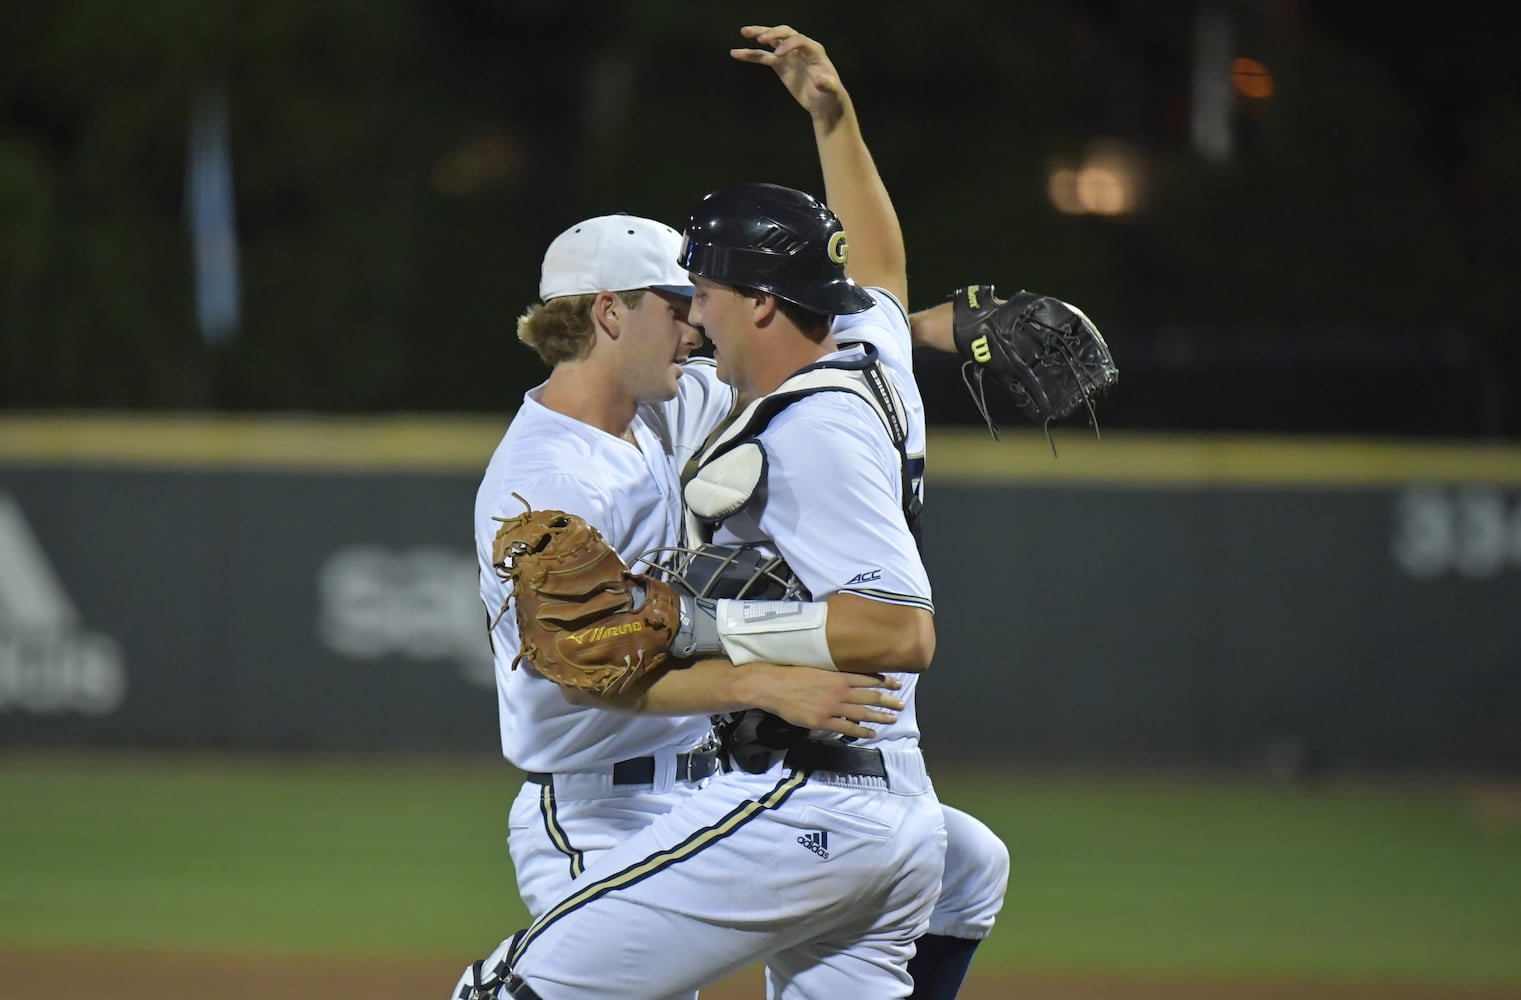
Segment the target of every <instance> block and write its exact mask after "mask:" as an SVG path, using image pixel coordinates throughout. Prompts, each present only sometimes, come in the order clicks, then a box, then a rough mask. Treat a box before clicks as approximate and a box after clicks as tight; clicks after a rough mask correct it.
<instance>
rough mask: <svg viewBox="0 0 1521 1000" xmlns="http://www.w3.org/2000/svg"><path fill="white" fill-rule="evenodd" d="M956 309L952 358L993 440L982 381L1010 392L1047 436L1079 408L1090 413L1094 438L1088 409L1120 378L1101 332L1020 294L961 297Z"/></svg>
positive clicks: (987, 290)
mask: <svg viewBox="0 0 1521 1000" xmlns="http://www.w3.org/2000/svg"><path fill="white" fill-rule="evenodd" d="M955 303H956V305H955V311H954V316H953V327H952V328H953V330H954V332H955V338H956V351H957V353H959V354H960V355H961V357H962V358H963V359H964V364H962V366H961V377H962V378H963V379H964V380H965V381H966V386H967V389H968V390H969V391H970V392H971V393H972V400H973V402H975V403H976V404H977V409H978V411H979V412H981V413H982V418H983V419H984V420H986V421H987V423H988V430H990V431H992V432H993V436H994V437H995V438H996V437H997V436H998V427H997V425H996V424H994V423H993V420H992V418H991V417H989V416H988V403H987V397H986V395H985V393H986V390H985V388H984V386H983V380H984V379H985V378H991V379H992V381H993V382H994V383H996V384H998V385H1001V386H1003V387H1004V388H1005V389H1007V390H1008V392H1009V393H1010V394H1011V395H1012V396H1013V397H1014V403H1015V405H1016V406H1018V407H1019V409H1020V410H1021V411H1022V412H1023V413H1024V415H1025V416H1027V417H1029V418H1030V419H1031V420H1032V421H1034V422H1035V423H1036V424H1037V425H1038V426H1040V427H1041V428H1042V429H1045V430H1046V431H1047V434H1048V436H1049V433H1050V426H1051V424H1052V423H1053V422H1055V421H1057V420H1061V419H1063V418H1065V417H1068V416H1070V415H1071V414H1072V413H1073V412H1074V411H1075V410H1077V408H1078V407H1083V408H1085V409H1086V410H1087V411H1088V419H1089V422H1090V423H1092V424H1093V428H1094V430H1095V431H1097V430H1098V417H1097V415H1096V414H1095V413H1094V410H1093V401H1094V400H1095V399H1096V398H1098V397H1099V396H1101V395H1103V394H1104V393H1105V392H1107V391H1108V390H1109V389H1110V388H1111V387H1112V386H1113V385H1114V384H1115V382H1117V381H1119V377H1120V370H1119V369H1118V368H1116V367H1115V364H1114V358H1113V357H1112V356H1111V355H1110V353H1109V345H1108V344H1106V343H1104V337H1103V335H1102V334H1100V333H1099V331H1098V327H1096V326H1094V325H1093V321H1092V320H1090V319H1089V318H1088V317H1087V316H1085V315H1083V311H1082V310H1081V309H1078V308H1077V307H1076V306H1073V305H1069V304H1068V303H1066V302H1063V301H1062V300H1061V299H1055V298H1052V297H1051V296H1049V295H1036V294H1034V293H1033V292H1026V291H1023V290H1021V291H1018V292H1016V293H1014V294H1013V295H1012V296H1010V297H1009V298H1008V299H1007V300H1006V301H999V300H998V299H997V298H996V293H995V292H994V289H993V286H992V285H968V286H967V287H965V288H962V289H959V290H958V291H957V292H956V297H955ZM1053 450H1054V449H1053Z"/></svg>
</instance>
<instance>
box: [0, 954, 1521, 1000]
mask: <svg viewBox="0 0 1521 1000" xmlns="http://www.w3.org/2000/svg"><path fill="white" fill-rule="evenodd" d="M458 974H459V969H458V968H457V967H456V966H455V965H454V964H453V963H451V962H448V961H426V960H416V959H412V960H406V961H400V960H390V961H362V960H359V959H355V958H293V957H286V956H282V957H278V958H271V957H257V956H247V955H236V956H232V955H229V956H217V955H182V954H156V953H144V952H84V953H80V952H55V951H0V995H3V996H5V997H6V998H8V1000H98V998H100V997H111V998H113V1000H208V998H216V1000H275V998H278V1000H331V998H333V997H364V998H366V1000H419V998H420V1000H444V996H445V992H446V991H447V990H448V988H449V986H450V984H451V983H452V982H453V980H454V978H455V977H456V976H457V975H458ZM702 995H703V997H704V998H705V1000H760V998H761V997H764V995H765V991H764V988H763V986H762V984H761V978H760V974H759V972H758V970H747V971H746V972H744V973H742V974H740V975H738V976H735V977H733V978H731V979H728V980H725V981H724V982H722V983H719V984H717V985H715V986H711V987H709V988H708V989H705V990H703V993H702ZM961 997H962V1000H1521V990H1500V989H1488V990H1485V989H1459V988H1455V987H1416V986H1397V985H1391V984H1360V985H1347V984H1334V983H1274V984H1260V983H1207V982H1180V981H1166V982H1161V981H1138V980H1127V979H1121V978H1097V977H1093V978H1089V977H1055V976H1025V975H1008V976H1003V977H998V976H995V975H991V974H989V973H985V972H983V973H978V974H976V975H974V977H973V981H971V982H969V983H968V984H967V985H966V987H965V988H964V989H963V990H962V991H961ZM841 1000H871V998H869V997H862V998H841Z"/></svg>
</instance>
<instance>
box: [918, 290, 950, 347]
mask: <svg viewBox="0 0 1521 1000" xmlns="http://www.w3.org/2000/svg"><path fill="white" fill-rule="evenodd" d="M954 312H955V306H954V304H953V303H950V302H942V303H940V304H939V305H938V306H931V307H930V308H928V309H921V310H919V311H918V312H916V313H910V314H909V317H908V329H909V335H910V337H911V339H912V341H913V345H914V346H915V347H928V348H931V349H932V350H936V351H944V352H946V353H947V354H955V353H956V337H955V333H954V327H953V325H952V321H953V319H954Z"/></svg>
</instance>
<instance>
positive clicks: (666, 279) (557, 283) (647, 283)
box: [539, 213, 692, 302]
mask: <svg viewBox="0 0 1521 1000" xmlns="http://www.w3.org/2000/svg"><path fill="white" fill-rule="evenodd" d="M680 256H681V234H680V233H678V232H677V231H676V230H674V229H672V228H671V227H670V226H668V225H666V224H665V223H663V222H656V221H655V220H653V219H641V218H640V217H639V216H637V215H625V214H623V213H619V214H617V215H599V216H597V217H596V218H595V219H587V220H586V221H585V222H578V223H576V224H575V225H574V226H571V227H570V228H569V229H567V230H565V232H563V233H561V234H560V235H559V236H556V237H555V239H554V242H553V243H551V244H549V249H548V250H546V251H545V252H544V268H543V271H542V272H541V273H540V276H539V299H540V300H542V301H544V302H548V301H549V300H550V299H557V298H560V297H561V296H564V295H593V294H595V293H597V292H623V291H632V290H633V289H636V288H654V289H658V290H659V291H662V292H671V293H673V294H675V295H686V296H690V295H691V294H692V282H691V279H690V278H688V277H687V272H686V270H685V269H684V268H682V266H681V265H680V264H678V263H676V259H677V258H678V257H680Z"/></svg>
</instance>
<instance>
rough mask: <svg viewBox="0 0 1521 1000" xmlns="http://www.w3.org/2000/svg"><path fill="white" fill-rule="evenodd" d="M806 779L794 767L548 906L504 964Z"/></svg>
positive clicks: (784, 797) (746, 819)
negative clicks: (672, 842) (765, 788)
mask: <svg viewBox="0 0 1521 1000" xmlns="http://www.w3.org/2000/svg"><path fill="white" fill-rule="evenodd" d="M807 781H808V775H807V774H806V773H805V772H803V771H794V772H793V773H792V774H790V775H788V776H787V777H785V778H783V779H782V780H781V781H779V782H777V784H776V787H774V788H772V789H771V791H769V792H767V793H766V794H765V795H762V796H760V797H759V798H755V799H749V800H747V801H745V802H741V803H740V804H739V805H737V806H735V807H734V808H733V809H732V810H730V811H729V813H728V814H727V815H726V816H724V817H723V818H722V819H720V820H719V821H718V822H717V823H714V824H713V825H712V826H706V827H703V828H702V829H699V830H696V831H694V832H693V833H692V835H691V836H689V837H687V838H686V839H685V840H683V841H682V842H681V843H679V844H677V845H676V846H674V847H671V848H669V849H667V850H664V851H657V852H656V853H654V854H651V855H650V856H649V857H647V858H644V859H642V860H640V861H636V862H634V863H633V864H631V865H629V866H628V867H627V868H625V869H623V870H622V871H620V872H617V873H615V874H613V875H609V876H608V877H607V878H604V879H602V880H600V881H597V882H593V883H592V884H590V885H588V886H586V887H585V888H583V889H580V890H579V891H577V892H575V893H573V894H572V895H570V896H568V897H566V898H565V900H564V901H562V902H561V903H560V904H559V905H558V906H555V907H553V908H551V909H550V910H549V911H548V912H546V913H545V914H544V915H543V916H541V917H540V918H539V919H538V920H535V921H534V922H533V925H532V926H531V927H529V928H528V930H527V931H525V932H524V933H523V936H522V937H521V938H520V939H519V940H518V941H517V943H516V944H515V945H514V946H513V947H512V949H511V955H510V956H509V957H508V960H507V964H508V965H509V966H511V965H516V964H517V963H518V961H519V960H520V959H521V958H522V957H523V952H524V951H526V950H527V949H528V946H529V945H530V944H532V943H533V941H534V939H535V938H537V937H538V936H539V935H540V934H542V933H543V932H544V931H545V930H547V929H548V928H549V927H550V926H551V925H553V924H554V922H555V921H557V920H559V919H560V918H561V917H564V916H566V915H567V914H569V913H573V912H575V911H576V910H579V909H580V908H581V907H583V906H586V905H587V904H589V903H592V902H595V901H596V900H598V899H600V898H601V897H603V896H605V895H607V894H608V893H610V892H616V891H617V890H619V889H624V888H627V887H628V886H631V885H635V884H637V883H639V882H642V881H644V880H645V879H647V878H649V877H650V876H652V875H656V874H659V873H660V872H662V871H664V870H665V869H667V868H670V867H671V866H672V865H676V864H679V863H681V862H682V861H685V860H686V859H687V858H690V857H692V856H693V855H695V854H697V853H699V852H701V851H703V850H705V849H707V848H709V847H711V846H713V845H714V844H716V843H718V842H719V841H721V840H723V839H724V838H725V837H728V836H729V835H730V834H732V833H734V831H736V830H738V829H739V828H740V827H742V826H744V825H745V824H746V823H748V822H750V821H751V820H753V819H755V818H756V817H757V816H759V815H761V814H762V812H764V811H765V810H767V809H775V808H776V807H777V806H779V805H781V804H782V803H783V802H785V801H787V798H788V796H790V795H791V794H792V793H793V792H794V791H796V790H797V789H798V788H801V787H802V786H803V785H804V784H806V783H807Z"/></svg>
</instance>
